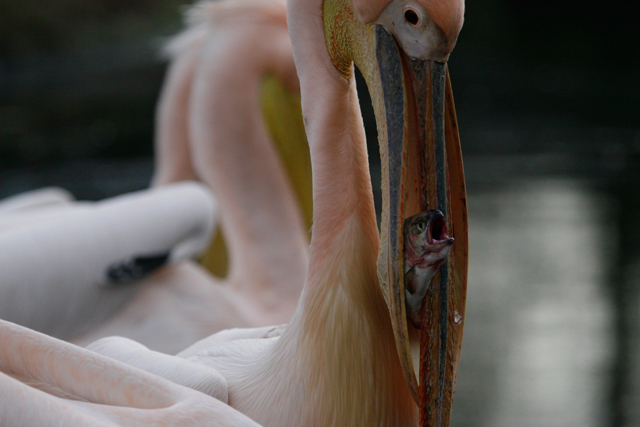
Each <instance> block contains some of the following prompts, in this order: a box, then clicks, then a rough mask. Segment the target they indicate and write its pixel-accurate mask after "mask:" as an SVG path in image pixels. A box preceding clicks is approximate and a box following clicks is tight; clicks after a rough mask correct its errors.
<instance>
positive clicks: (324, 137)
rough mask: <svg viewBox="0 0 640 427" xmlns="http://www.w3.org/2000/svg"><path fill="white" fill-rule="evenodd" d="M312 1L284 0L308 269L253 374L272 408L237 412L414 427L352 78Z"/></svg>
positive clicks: (283, 420) (272, 421)
mask: <svg viewBox="0 0 640 427" xmlns="http://www.w3.org/2000/svg"><path fill="white" fill-rule="evenodd" d="M316 3H320V1H319V0H312V1H309V0H292V1H291V0H290V2H289V9H288V12H289V14H288V18H289V33H290V36H291V39H292V40H293V44H294V58H295V60H296V66H297V67H298V76H299V78H300V84H301V94H302V107H303V115H304V117H305V126H306V130H307V138H308V140H309V144H310V149H311V161H312V173H313V202H314V225H313V233H312V239H311V248H310V262H309V271H308V273H307V280H306V283H305V288H304V291H303V295H302V297H301V300H300V303H299V305H298V308H297V310H296V312H295V314H294V316H293V318H292V320H291V322H290V324H289V326H288V327H287V330H286V331H285V333H284V334H283V336H282V337H281V338H280V339H279V341H278V342H277V343H276V344H275V345H274V347H273V348H272V349H271V353H270V355H269V357H267V358H266V361H265V362H264V363H261V364H260V369H258V370H257V372H256V375H259V376H262V377H263V378H265V384H268V386H267V387H268V391H266V390H263V393H264V395H265V396H266V395H271V396H277V397H275V398H274V397H271V399H273V400H275V401H277V404H278V414H273V411H270V413H269V415H268V416H266V415H265V413H264V412H260V411H259V410H257V409H256V407H255V406H252V405H247V406H246V407H243V405H242V404H240V405H239V407H238V409H240V410H241V411H243V412H245V409H246V412H245V413H247V414H248V415H249V416H251V417H252V418H254V419H255V420H256V421H258V422H267V421H269V425H281V426H294V425H314V426H318V427H320V426H334V427H339V426H352V425H394V426H409V425H415V424H416V411H415V405H414V404H413V401H412V400H411V397H410V395H409V392H408V389H407V387H406V385H405V383H404V380H403V377H402V372H401V369H400V364H399V361H398V356H397V353H396V350H395V344H394V337H393V332H392V329H391V322H390V319H389V314H388V311H387V309H386V305H385V303H384V299H383V296H382V292H381V291H380V288H379V285H378V280H377V274H376V256H377V252H378V245H379V237H378V230H377V226H376V219H375V210H374V204H373V196H372V189H371V180H370V177H369V170H368V160H367V151H366V141H365V134H364V127H363V124H362V117H361V114H360V109H359V104H358V98H357V93H356V87H355V80H354V78H353V77H351V78H350V79H348V80H347V79H345V78H344V77H343V76H342V75H341V74H340V73H339V72H338V71H337V70H336V68H335V67H334V66H333V65H332V63H331V61H330V59H329V55H328V53H327V48H326V44H325V43H324V40H325V38H324V30H323V23H322V7H321V5H318V4H316ZM266 377H268V379H266ZM234 399H235V397H234V396H233V391H232V393H231V397H230V403H231V404H232V405H235V403H236V402H235V401H234ZM254 411H255V412H254Z"/></svg>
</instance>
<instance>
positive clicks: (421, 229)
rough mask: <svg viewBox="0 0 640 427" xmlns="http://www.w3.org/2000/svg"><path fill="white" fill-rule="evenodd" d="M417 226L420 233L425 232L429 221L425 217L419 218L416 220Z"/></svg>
mask: <svg viewBox="0 0 640 427" xmlns="http://www.w3.org/2000/svg"><path fill="white" fill-rule="evenodd" d="M415 227H416V231H417V232H418V234H420V233H424V230H426V229H427V222H426V221H425V220H424V219H419V220H417V221H416V224H415Z"/></svg>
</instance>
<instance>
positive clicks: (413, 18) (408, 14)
mask: <svg viewBox="0 0 640 427" xmlns="http://www.w3.org/2000/svg"><path fill="white" fill-rule="evenodd" d="M404 20H405V21H407V22H408V23H409V24H411V25H413V26H416V25H418V24H419V23H420V15H418V12H416V11H415V10H413V9H407V10H405V11H404Z"/></svg>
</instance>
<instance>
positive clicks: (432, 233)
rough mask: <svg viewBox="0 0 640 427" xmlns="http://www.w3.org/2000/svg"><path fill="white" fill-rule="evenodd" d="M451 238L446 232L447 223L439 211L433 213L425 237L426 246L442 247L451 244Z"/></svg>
mask: <svg viewBox="0 0 640 427" xmlns="http://www.w3.org/2000/svg"><path fill="white" fill-rule="evenodd" d="M453 241H454V239H453V237H449V234H448V231H447V221H446V219H445V218H444V215H443V214H442V212H440V211H435V213H434V216H433V218H432V219H431V221H430V222H429V233H428V235H427V244H429V245H442V244H447V245H451V244H453Z"/></svg>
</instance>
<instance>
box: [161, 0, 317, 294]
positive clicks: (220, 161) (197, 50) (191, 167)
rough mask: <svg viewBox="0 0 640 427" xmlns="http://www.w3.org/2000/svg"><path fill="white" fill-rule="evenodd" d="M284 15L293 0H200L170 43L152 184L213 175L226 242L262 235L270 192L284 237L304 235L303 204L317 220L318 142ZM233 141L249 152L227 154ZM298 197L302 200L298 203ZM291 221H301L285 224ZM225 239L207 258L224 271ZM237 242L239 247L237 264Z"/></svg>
mask: <svg viewBox="0 0 640 427" xmlns="http://www.w3.org/2000/svg"><path fill="white" fill-rule="evenodd" d="M285 15H286V12H285V4H284V2H277V1H268V2H265V1H254V2H247V1H243V0H235V1H229V0H227V1H217V0H204V1H200V2H197V3H196V4H195V5H193V6H192V7H190V8H189V9H188V10H187V12H186V14H185V16H186V24H187V29H186V30H185V31H183V32H182V33H181V34H179V35H178V36H177V37H174V38H172V39H171V40H170V41H169V43H167V44H166V45H165V48H164V54H165V56H167V57H168V58H169V59H170V66H169V69H168V72H167V77H166V79H165V82H164V85H163V88H162V91H161V95H160V98H159V102H158V106H157V112H156V137H155V141H154V143H155V150H154V151H155V171H154V176H153V180H152V185H154V186H158V185H164V184H167V183H172V182H176V181H183V180H200V181H203V182H205V183H206V184H207V185H208V186H209V187H211V188H213V189H214V191H215V193H216V194H217V195H220V197H223V198H224V203H223V206H222V231H223V234H224V235H226V236H227V240H229V239H231V240H233V239H235V238H238V237H239V236H238V233H239V231H242V233H241V234H242V235H243V236H244V237H241V238H245V239H246V236H248V235H251V234H255V229H254V228H255V227H254V226H253V224H255V220H254V219H253V218H255V211H256V210H259V209H265V208H264V207H263V206H261V205H259V204H257V203H256V201H259V200H261V199H270V200H271V205H272V206H281V211H282V215H283V216H281V215H279V216H280V217H281V218H282V221H281V222H280V223H278V222H274V223H273V226H275V227H276V228H277V230H273V231H274V234H277V236H282V238H285V239H292V238H293V239H299V238H298V237H296V236H292V234H294V233H297V230H296V229H295V226H296V225H297V224H298V223H299V220H297V219H296V215H295V214H294V213H293V211H294V210H297V209H300V210H301V211H302V212H301V213H302V214H303V218H304V226H305V227H306V228H307V229H308V228H309V227H310V226H311V203H312V201H311V166H310V159H309V149H308V144H307V141H306V138H305V135H304V126H303V124H302V113H301V111H300V96H299V92H300V88H299V83H298V77H297V75H296V71H295V66H294V64H293V56H292V53H291V42H290V41H289V37H288V34H287V27H286V16H285ZM205 133H206V134H205ZM267 140H270V142H272V144H268V143H267ZM230 144H239V145H240V147H242V149H240V147H238V148H237V149H236V151H235V154H234V156H233V158H230V157H229V158H228V157H221V156H220V155H219V153H220V152H229V151H230V150H231V149H232V148H231V147H228V145H230ZM274 147H275V148H276V150H275V151H274V150H273V148H274ZM265 162H266V164H265ZM276 164H277V165H279V166H280V167H278V166H276ZM282 169H284V170H285V171H286V172H287V173H288V175H289V176H288V177H287V176H286V175H287V174H283V173H282V172H281V170H282ZM266 177H269V181H267V182H265V178H266ZM287 178H290V180H287ZM285 181H286V182H285ZM235 182H238V183H241V184H236V183H235ZM291 187H293V190H294V193H295V197H293V198H292V197H291V195H290V193H291V189H292V188H291ZM296 199H297V201H298V202H299V207H298V206H293V205H292V200H296ZM296 205H298V203H296ZM243 213H244V214H243ZM249 214H251V218H249V216H248V215H249ZM286 222H290V223H291V224H292V225H291V226H290V227H288V228H287V229H284V228H285V227H284V226H283V224H285V223H286ZM222 241H223V240H222V237H221V234H220V233H217V234H216V236H215V240H214V242H213V243H212V246H211V247H210V248H209V251H208V252H207V253H206V254H205V255H204V256H203V258H202V260H201V263H202V264H203V265H205V267H206V268H207V269H209V270H211V271H212V272H213V273H214V274H215V275H216V276H219V277H224V276H225V275H226V274H227V269H228V266H227V265H226V262H227V259H226V247H225V245H224V244H223V243H222ZM237 248H238V245H236V249H233V248H232V249H231V250H232V252H233V254H232V255H231V256H232V258H234V259H235V262H236V264H237V263H239V262H240V261H238V255H239V254H238V250H237ZM243 252H244V251H243ZM242 259H247V257H246V256H243V257H242ZM232 262H234V260H233V259H232ZM246 266H247V265H246V264H244V268H246ZM236 267H237V265H236ZM232 270H234V271H232V275H233V274H237V273H238V268H235V269H232ZM232 280H234V279H233V278H232ZM300 283H302V282H300Z"/></svg>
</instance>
